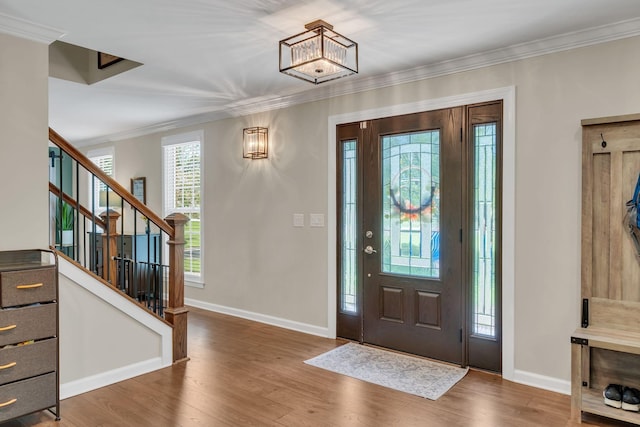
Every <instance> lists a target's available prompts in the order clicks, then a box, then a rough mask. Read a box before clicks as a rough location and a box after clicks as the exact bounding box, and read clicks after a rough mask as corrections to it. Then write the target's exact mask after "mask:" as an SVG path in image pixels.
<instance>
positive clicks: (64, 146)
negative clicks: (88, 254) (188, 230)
mask: <svg viewBox="0 0 640 427" xmlns="http://www.w3.org/2000/svg"><path fill="white" fill-rule="evenodd" d="M49 140H50V141H51V142H53V143H54V144H55V145H57V146H58V147H60V149H61V150H63V151H64V152H66V153H67V154H68V155H70V156H71V157H72V158H73V159H75V160H76V161H77V162H78V163H79V164H80V165H81V166H82V167H83V168H85V169H86V170H88V171H89V172H91V173H92V174H93V175H94V176H95V177H97V178H98V179H99V180H101V181H102V182H104V183H105V184H106V185H107V187H109V188H110V189H111V190H113V191H114V192H115V193H116V194H117V195H118V196H120V197H121V198H122V199H123V200H125V201H126V202H127V203H129V204H130V205H131V206H132V207H133V208H135V209H136V210H137V211H138V212H140V214H142V215H144V216H145V217H146V218H148V219H149V220H150V221H151V222H153V223H154V224H155V225H157V226H158V227H160V228H161V229H162V230H163V231H164V232H165V233H167V234H168V235H169V236H172V237H173V236H174V235H175V233H174V229H173V227H171V226H170V225H169V224H167V222H166V221H165V220H163V219H162V218H160V216H158V215H157V214H156V213H155V212H154V211H152V210H151V209H150V208H149V207H147V206H146V205H145V204H144V203H142V202H140V200H138V199H136V198H135V197H133V195H132V194H131V193H130V192H129V190H127V189H126V188H124V187H123V186H122V185H121V184H120V183H119V182H118V181H116V180H115V179H113V178H112V177H110V176H109V175H107V174H106V173H104V172H103V171H102V169H100V168H99V167H98V166H97V165H96V164H95V163H93V162H92V161H91V160H89V159H88V158H87V157H86V156H85V155H84V154H82V153H81V152H80V151H78V149H76V148H75V147H74V146H73V145H71V144H69V143H68V142H67V141H66V140H65V139H64V138H63V137H61V136H60V135H59V134H58V133H57V132H56V131H54V130H53V129H51V128H49Z"/></svg>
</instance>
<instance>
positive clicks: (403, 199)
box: [381, 130, 440, 278]
mask: <svg viewBox="0 0 640 427" xmlns="http://www.w3.org/2000/svg"><path fill="white" fill-rule="evenodd" d="M439 188H440V131H439V130H430V131H420V132H412V133H404V134H397V135H388V136H383V137H382V200H383V202H382V205H383V206H382V209H383V212H382V215H383V245H382V248H381V249H382V257H381V259H382V271H383V272H384V273H393V274H402V275H405V276H414V277H425V278H439V277H440V217H439V212H440V209H439V203H440V198H439Z"/></svg>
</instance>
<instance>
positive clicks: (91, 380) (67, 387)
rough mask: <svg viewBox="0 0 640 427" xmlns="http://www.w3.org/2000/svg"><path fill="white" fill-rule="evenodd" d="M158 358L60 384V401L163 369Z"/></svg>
mask: <svg viewBox="0 0 640 427" xmlns="http://www.w3.org/2000/svg"><path fill="white" fill-rule="evenodd" d="M163 367H164V365H163V363H162V359H161V358H160V357H157V358H154V359H150V360H146V361H144V362H138V363H135V364H133V365H129V366H124V367H122V368H118V369H114V370H112V371H107V372H101V373H99V374H96V375H91V376H89V377H85V378H81V379H79V380H76V381H70V382H68V383H64V384H60V399H66V398H68V397H73V396H77V395H78V394H82V393H86V392H88V391H91V390H95V389H98V388H100V387H106V386H108V385H111V384H115V383H117V382H120V381H124V380H128V379H130V378H133V377H137V376H138V375H142V374H147V373H149V372H153V371H157V370H158V369H161V368H163Z"/></svg>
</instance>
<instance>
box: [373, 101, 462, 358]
mask: <svg viewBox="0 0 640 427" xmlns="http://www.w3.org/2000/svg"><path fill="white" fill-rule="evenodd" d="M462 112H463V109H462V108H452V109H446V110H438V111H433V112H425V113H418V114H410V115H405V116H396V117H391V118H385V119H378V120H373V121H371V122H369V123H368V124H367V129H366V130H365V131H364V135H365V140H366V141H368V142H369V144H365V146H366V148H365V152H364V153H363V154H364V160H365V161H364V170H363V182H364V188H363V204H364V208H363V213H364V215H363V220H362V230H363V232H364V244H363V247H364V253H365V255H364V258H363V273H364V282H363V287H364V301H363V304H364V313H363V314H364V317H363V340H364V342H367V343H371V344H375V345H379V346H383V347H389V348H393V349H397V350H401V351H406V352H409V353H414V354H418V355H422V356H426V357H431V358H436V359H439V360H446V361H450V362H455V363H460V362H461V361H462V341H461V328H462V321H461V318H462V283H461V280H462V279H461V277H462V270H463V269H462V244H461V229H462V188H463V185H462V175H461V173H460V171H461V162H462V143H461V129H462Z"/></svg>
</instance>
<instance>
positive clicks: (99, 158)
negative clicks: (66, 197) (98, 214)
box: [87, 149, 113, 209]
mask: <svg viewBox="0 0 640 427" xmlns="http://www.w3.org/2000/svg"><path fill="white" fill-rule="evenodd" d="M87 157H88V158H89V160H91V161H92V162H93V163H95V165H96V166H98V167H99V168H100V170H102V172H104V173H105V174H107V175H109V176H113V151H112V150H111V149H109V150H101V151H95V152H89V154H88V155H87ZM106 189H107V186H106V185H105V184H104V183H103V182H102V181H100V180H99V179H98V178H95V177H94V176H93V175H92V174H91V173H90V174H89V207H91V206H95V208H96V209H99V208H106V207H107V206H106V202H105V201H104V200H102V201H101V200H100V192H101V191H106ZM94 201H95V205H94ZM101 202H102V203H101Z"/></svg>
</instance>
